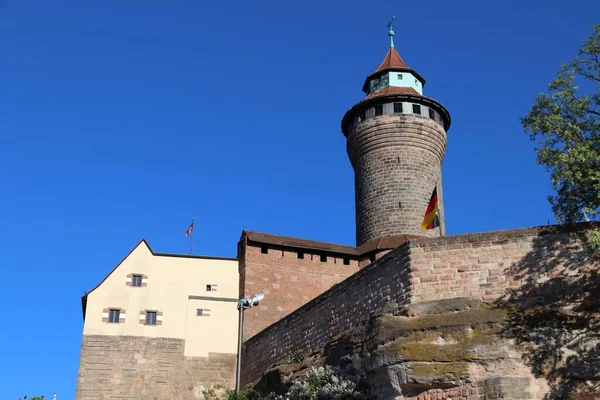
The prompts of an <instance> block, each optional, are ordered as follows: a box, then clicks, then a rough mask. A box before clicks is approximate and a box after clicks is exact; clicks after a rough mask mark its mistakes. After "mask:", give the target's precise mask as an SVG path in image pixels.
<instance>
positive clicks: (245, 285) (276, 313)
mask: <svg viewBox="0 0 600 400" xmlns="http://www.w3.org/2000/svg"><path fill="white" fill-rule="evenodd" d="M264 246H265V248H264V249H263V247H262V246H261V245H260V244H258V245H257V244H252V243H246V241H242V242H241V243H240V254H239V257H240V265H239V267H240V270H239V272H240V297H247V296H252V295H254V294H256V293H259V292H264V293H265V299H264V300H263V301H262V302H261V304H260V307H255V308H250V309H248V310H246V311H245V313H244V339H245V340H246V339H248V338H250V337H252V336H253V335H255V334H256V333H258V332H260V331H261V330H263V329H265V328H266V327H267V326H269V325H271V324H272V323H274V322H276V321H278V320H279V319H281V318H283V317H285V316H286V315H288V314H289V313H291V312H293V311H294V310H296V309H298V308H299V307H301V306H302V305H304V304H306V303H308V302H309V301H311V300H312V299H314V298H315V297H317V296H319V295H320V294H321V293H323V292H325V291H326V290H328V289H329V288H331V287H332V286H333V285H335V284H336V283H339V282H341V281H343V280H344V279H346V278H347V277H349V276H350V275H352V274H354V273H355V272H356V271H358V269H359V262H358V260H357V258H356V257H346V259H347V262H348V265H345V264H344V258H345V257H344V256H343V255H341V254H333V253H327V252H323V251H317V250H309V249H304V250H301V249H298V250H294V249H290V248H282V247H277V246H273V245H268V246H267V245H264ZM263 250H266V252H267V253H266V254H265V253H263V252H262V251H263ZM299 252H300V253H302V257H303V258H299V256H298V254H299ZM321 256H323V257H324V259H323V260H324V261H322V259H321Z"/></svg>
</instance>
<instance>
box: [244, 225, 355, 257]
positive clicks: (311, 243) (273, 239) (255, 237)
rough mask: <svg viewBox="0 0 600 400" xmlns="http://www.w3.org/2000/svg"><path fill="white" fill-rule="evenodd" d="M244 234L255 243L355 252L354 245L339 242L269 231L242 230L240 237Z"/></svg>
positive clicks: (346, 252)
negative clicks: (319, 240)
mask: <svg viewBox="0 0 600 400" xmlns="http://www.w3.org/2000/svg"><path fill="white" fill-rule="evenodd" d="M244 236H246V237H247V238H248V240H251V241H253V242H257V243H266V244H273V245H276V246H285V247H296V248H301V249H315V250H323V251H330V252H332V253H342V254H351V255H355V254H356V248H355V247H354V246H345V245H341V244H334V243H326V242H318V241H316V240H307V239H300V238H295V237H289V236H281V235H272V234H270V233H261V232H253V231H247V230H244V231H243V232H242V237H244Z"/></svg>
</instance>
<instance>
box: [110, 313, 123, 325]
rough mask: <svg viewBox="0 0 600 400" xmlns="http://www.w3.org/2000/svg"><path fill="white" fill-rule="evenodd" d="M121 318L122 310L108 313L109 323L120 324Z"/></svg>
mask: <svg viewBox="0 0 600 400" xmlns="http://www.w3.org/2000/svg"><path fill="white" fill-rule="evenodd" d="M120 317H121V310H112V309H111V310H110V312H109V313H108V322H111V323H114V324H118V323H119V318H120Z"/></svg>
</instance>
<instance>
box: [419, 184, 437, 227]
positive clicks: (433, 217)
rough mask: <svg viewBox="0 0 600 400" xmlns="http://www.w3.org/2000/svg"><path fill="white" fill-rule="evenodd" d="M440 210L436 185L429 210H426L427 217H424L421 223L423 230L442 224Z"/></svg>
mask: <svg viewBox="0 0 600 400" xmlns="http://www.w3.org/2000/svg"><path fill="white" fill-rule="evenodd" d="M438 211H439V210H438V197H437V185H435V188H434V189H433V193H431V199H430V200H429V204H428V205H427V211H425V217H423V222H422V223H421V230H422V231H426V230H428V229H434V228H437V227H438V226H440V218H439V216H438Z"/></svg>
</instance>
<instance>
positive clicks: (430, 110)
mask: <svg viewBox="0 0 600 400" xmlns="http://www.w3.org/2000/svg"><path fill="white" fill-rule="evenodd" d="M429 118H431V119H435V113H434V112H433V110H432V109H431V108H430V109H429Z"/></svg>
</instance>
